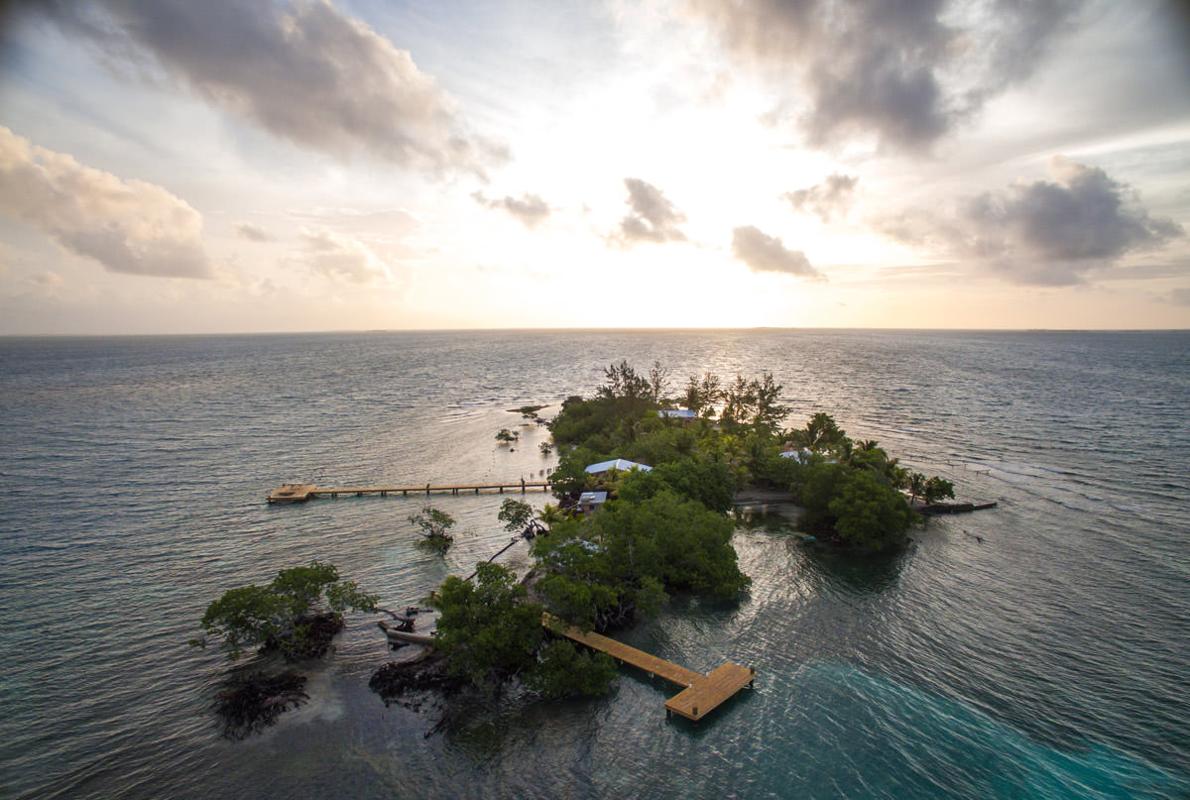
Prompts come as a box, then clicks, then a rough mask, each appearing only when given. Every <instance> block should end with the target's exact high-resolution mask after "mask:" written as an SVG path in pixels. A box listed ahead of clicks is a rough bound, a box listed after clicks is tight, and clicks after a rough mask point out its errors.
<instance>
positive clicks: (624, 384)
mask: <svg viewBox="0 0 1190 800" xmlns="http://www.w3.org/2000/svg"><path fill="white" fill-rule="evenodd" d="M603 377H604V379H605V383H604V384H603V386H600V387H599V391H598V395H599V397H603V398H606V399H616V398H624V399H628V400H643V399H648V398H650V395H651V391H650V386H649V381H648V379H646V378H644V377H642V376H640V375H637V374H636V370H635V369H633V368H632V367H630V366H628V362H627V361H621V362H620V363H619V364H612V365H610V366H609V367H608V368H607V369H605V370H604V371H603Z"/></svg>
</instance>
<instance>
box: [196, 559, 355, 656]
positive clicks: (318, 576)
mask: <svg viewBox="0 0 1190 800" xmlns="http://www.w3.org/2000/svg"><path fill="white" fill-rule="evenodd" d="M377 602H378V598H377V596H376V595H371V594H368V593H366V592H364V591H362V590H361V589H360V588H359V586H358V585H357V584H356V583H355V582H354V581H343V580H340V579H339V571H338V570H337V569H336V568H335V566H334V565H333V564H327V563H324V562H319V561H311V562H310V563H309V564H308V565H306V566H302V567H291V568H290V569H283V570H281V571H280V572H278V573H277V577H276V578H274V579H273V580H272V582H271V583H269V584H267V585H265V586H257V585H249V586H241V587H239V588H236V589H229V590H227V591H226V592H224V593H223V595H222V596H221V597H220V598H219V599H218V600H216V601H214V602H213V603H211V604H210V605H209V606H207V610H206V613H204V614H203V617H202V620H201V622H200V625H201V626H202V631H203V633H202V636H201V637H200V638H198V639H195V640H194V641H193V642H192V644H195V645H198V646H203V647H205V646H206V643H207V640H208V639H209V638H214V639H217V640H218V641H219V644H220V647H221V648H222V649H223V650H224V652H226V653H227V655H228V657H229V658H232V659H235V658H238V657H239V656H240V655H241V654H242V653H243V651H244V650H246V649H248V648H254V647H261V648H276V649H278V650H280V651H281V652H282V654H283V655H285V656H286V657H291V658H292V657H297V656H299V655H303V654H305V652H306V650H307V648H306V647H305V645H306V643H307V641H308V640H309V637H310V635H311V631H312V626H313V625H314V624H315V620H313V619H312V615H313V614H314V613H315V612H323V613H328V614H330V615H332V616H333V617H335V618H340V619H341V615H342V614H343V612H345V611H347V610H348V609H350V610H354V611H375V610H376V603H377ZM336 629H337V628H336Z"/></svg>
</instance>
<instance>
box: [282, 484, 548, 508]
mask: <svg viewBox="0 0 1190 800" xmlns="http://www.w3.org/2000/svg"><path fill="white" fill-rule="evenodd" d="M552 485H553V484H551V483H550V482H549V481H516V482H515V483H514V482H511V481H510V482H508V483H454V484H441V485H435V484H430V483H427V484H424V485H418V486H409V485H405V486H402V485H387V486H384V485H381V486H316V485H314V484H312V483H286V484H284V485H282V486H281V487H280V488H277V489H274V490H273V491H271V492H269V495H268V501H269V502H270V503H304V502H306V501H307V500H312V499H314V498H316V497H338V496H339V495H344V496H347V497H350V496H352V495H354V496H356V497H363V496H364V495H366V494H378V495H380V496H381V497H386V496H388V495H390V494H394V495H395V494H399V495H401V496H402V497H408V496H409V495H411V494H415V495H416V494H424V495H427V496H428V495H431V494H454V495H457V494H471V493H474V494H479V493H480V492H499V493H500V494H504V492H505V491H514V492H515V491H520V493H521V494H524V493H525V492H527V491H529V490H530V489H540V490H542V491H543V492H548V491H549V490H550V486H552Z"/></svg>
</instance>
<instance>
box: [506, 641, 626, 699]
mask: <svg viewBox="0 0 1190 800" xmlns="http://www.w3.org/2000/svg"><path fill="white" fill-rule="evenodd" d="M615 679H616V662H615V661H613V660H612V658H611V656H609V655H608V654H607V653H592V652H589V651H587V650H585V649H584V650H581V651H580V650H579V649H578V648H576V647H575V646H574V645H573V644H571V643H570V642H568V641H566V640H565V639H555V640H554V641H552V642H550V643H549V644H547V645H546V646H545V647H543V648H542V649H541V656H540V660H539V661H538V663H537V666H536V667H535V668H534V669H533V670H532V671H530V672H529V673H528V675H526V678H525V683H526V684H528V686H529V688H531V689H533V690H534V691H537V692H539V693H540V694H541V695H542V696H543V697H546V698H548V699H550V700H561V699H563V698H567V697H594V696H597V695H601V694H605V693H606V692H607V690H608V688H609V687H610V686H611V684H612V682H613V681H615Z"/></svg>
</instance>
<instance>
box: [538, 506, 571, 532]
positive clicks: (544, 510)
mask: <svg viewBox="0 0 1190 800" xmlns="http://www.w3.org/2000/svg"><path fill="white" fill-rule="evenodd" d="M564 519H566V512H564V511H563V510H562V509H560V508H558V507H557V506H556V505H554V504H553V503H546V504H545V505H544V506H542V507H541V510H540V511H538V512H537V520H538V521H539V522H540V523H541V524H542V525H544V526H545V527H547V528H552V527H554V526H555V525H557V524H558V523H559V522H561V521H562V520H564Z"/></svg>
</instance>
